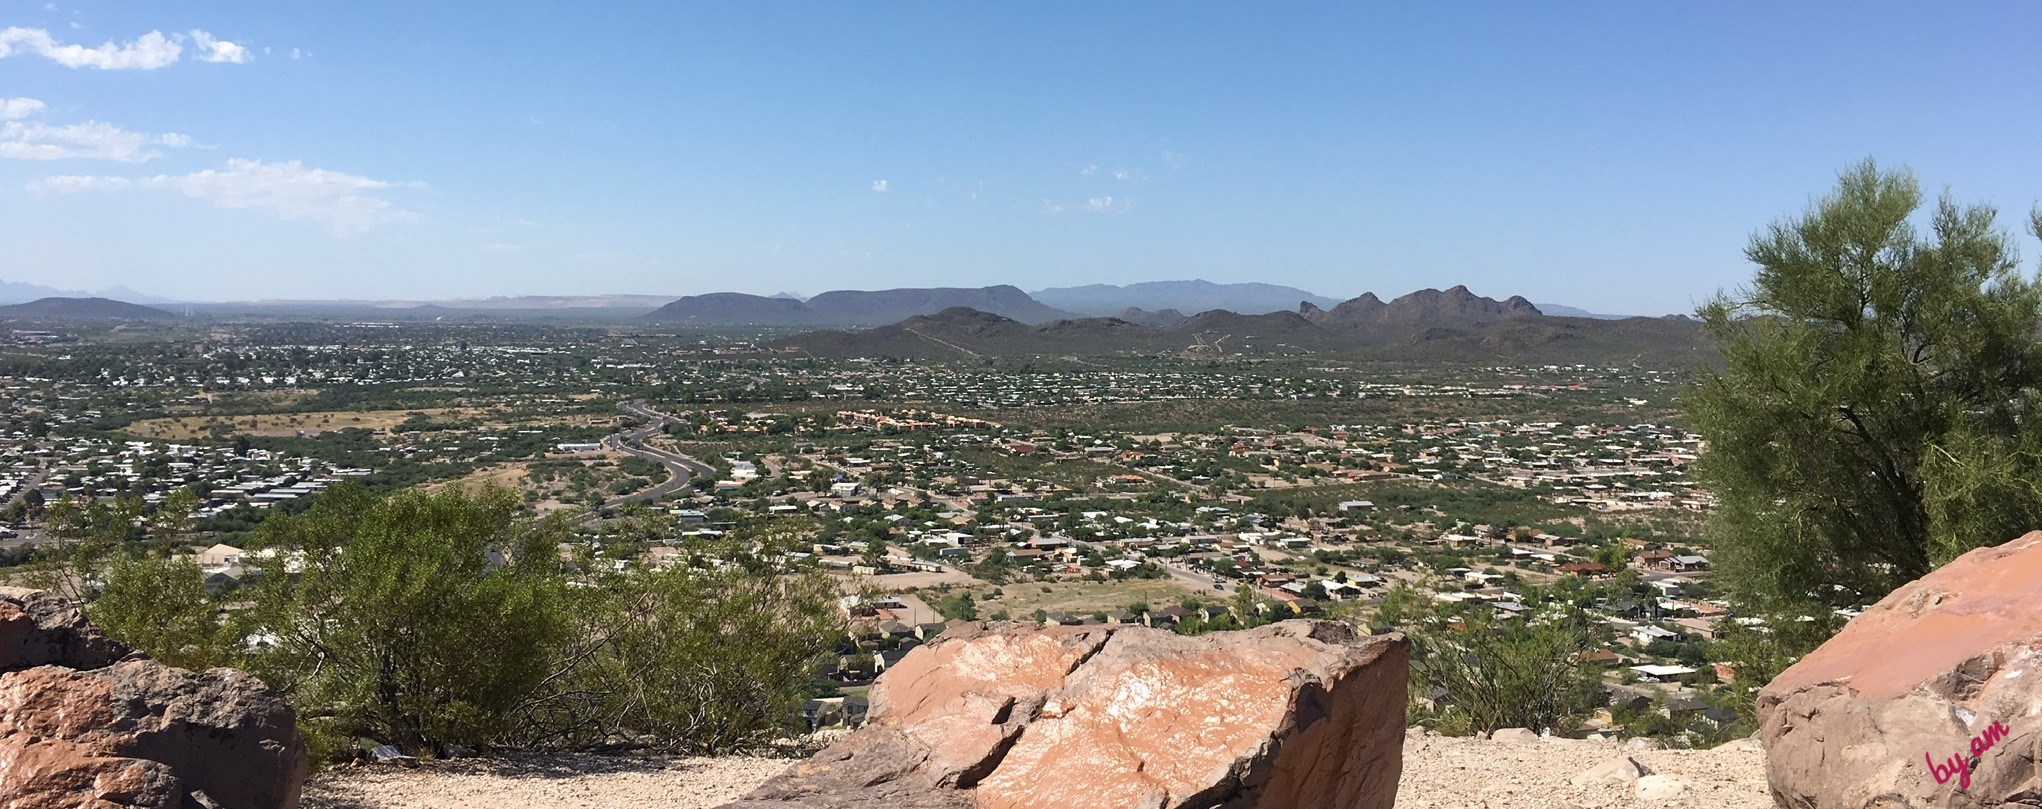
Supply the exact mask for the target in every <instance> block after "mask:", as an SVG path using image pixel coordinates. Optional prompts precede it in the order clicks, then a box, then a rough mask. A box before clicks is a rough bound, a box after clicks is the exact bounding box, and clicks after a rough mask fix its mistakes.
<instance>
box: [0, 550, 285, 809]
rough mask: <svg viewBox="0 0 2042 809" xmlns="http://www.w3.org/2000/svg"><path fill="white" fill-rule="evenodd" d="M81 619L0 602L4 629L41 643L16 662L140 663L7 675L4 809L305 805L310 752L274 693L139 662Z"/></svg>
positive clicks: (1, 763)
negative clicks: (302, 795) (110, 659)
mask: <svg viewBox="0 0 2042 809" xmlns="http://www.w3.org/2000/svg"><path fill="white" fill-rule="evenodd" d="M52 599H54V601H52ZM10 608H12V609H11V610H10ZM75 617H76V610H75V609H72V608H71V607H70V605H69V604H68V603H65V602H63V600H62V599H56V598H55V597H54V596H47V594H35V595H33V596H27V597H24V596H23V595H22V591H4V592H0V627H6V628H7V629H5V630H4V631H9V632H12V633H13V634H11V635H8V636H7V637H8V638H11V639H13V641H18V640H20V639H21V638H24V637H26V638H29V639H30V642H29V643H27V644H25V645H16V644H14V643H13V642H12V641H9V645H7V646H6V647H5V648H7V649H9V650H20V649H31V650H35V653H34V655H31V656H22V655H17V656H16V657H15V658H13V659H16V660H21V659H45V660H47V659H50V658H51V655H52V654H54V655H55V659H58V660H63V661H67V662H72V663H81V662H94V661H97V660H101V659H103V658H104V657H106V656H112V657H115V658H118V657H121V656H127V657H129V659H127V660H123V661H121V662H119V663H115V664H113V665H111V666H105V667H102V668H94V669H92V670H89V671H80V670H77V669H74V668H70V667H68V666H63V665H35V666H32V667H29V668H23V669H19V670H14V671H7V672H5V673H0V809H40V808H41V807H90V808H91V809H100V807H106V808H107V809H111V808H112V807H127V806H133V807H162V808H163V809H185V807H188V806H196V805H208V804H206V803H205V802H203V801H201V800H200V798H199V796H200V795H203V796H204V800H205V801H210V802H212V803H211V804H210V805H219V806H225V807H231V809H286V808H287V807H294V806H296V805H297V804H298V793H299V790H300V788H301V787H302V786H303V785H304V781H305V775H306V769H307V751H306V748H305V744H304V741H303V740H302V739H301V738H300V737H299V736H298V732H297V720H296V716H295V714H294V713H293V712H292V711H291V708H290V706H288V705H286V704H285V703H284V702H283V700H282V698H280V697H279V696H277V694H276V693H275V692H273V691H271V690H270V689H269V688H268V687H267V686H264V685H263V684H262V682H261V681H259V680H256V679H255V678H253V677H250V676H248V675H246V674H243V673H241V672H238V671H235V670H233V669H213V670H211V671H207V672H203V673H195V672H190V671H185V670H184V669H176V668H171V667H169V666H165V665H163V664H161V663H158V662H156V661H154V660H148V659H146V658H142V657H140V656H139V655H131V654H129V653H128V652H127V650H126V649H125V648H121V647H120V646H119V645H118V644H115V643H113V642H112V641H109V640H107V639H105V638H104V637H102V636H100V635H99V634H98V632H97V631H96V630H93V629H92V628H91V627H90V625H88V624H85V623H84V622H83V619H82V618H78V619H77V620H75V621H74V620H71V619H72V618H75ZM50 650H55V652H50ZM102 665H104V664H103V663H102Z"/></svg>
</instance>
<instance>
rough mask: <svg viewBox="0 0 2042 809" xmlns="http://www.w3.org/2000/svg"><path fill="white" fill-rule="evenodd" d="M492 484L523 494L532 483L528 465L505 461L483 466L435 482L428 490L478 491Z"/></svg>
mask: <svg viewBox="0 0 2042 809" xmlns="http://www.w3.org/2000/svg"><path fill="white" fill-rule="evenodd" d="M491 484H494V485H496V486H500V487H503V488H506V489H509V490H511V491H513V492H518V493H521V494H522V493H523V492H524V490H525V488H526V486H528V485H529V484H530V474H529V468H528V465H527V464H524V463H505V464H497V465H495V466H487V467H483V468H481V469H477V470H475V471H473V472H469V473H468V474H467V475H465V476H463V477H461V478H458V479H455V480H447V481H441V482H439V483H434V484H432V485H430V486H427V487H426V491H428V492H435V493H436V492H441V491H445V490H447V489H464V490H467V491H476V490H479V489H481V488H483V487H485V486H489V485H491Z"/></svg>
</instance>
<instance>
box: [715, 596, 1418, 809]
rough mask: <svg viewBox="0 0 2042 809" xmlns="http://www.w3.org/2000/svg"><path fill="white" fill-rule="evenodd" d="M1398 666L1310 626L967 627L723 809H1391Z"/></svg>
mask: <svg viewBox="0 0 2042 809" xmlns="http://www.w3.org/2000/svg"><path fill="white" fill-rule="evenodd" d="M1409 654H1410V653H1409V648H1408V647H1407V646H1406V644H1405V643H1404V640H1403V638H1402V637H1399V636H1395V635H1385V636H1376V637H1360V636H1357V635H1356V634H1355V633H1354V630H1353V629H1351V628H1349V627H1348V626H1347V625H1345V624H1338V623H1331V622H1321V621H1285V622H1282V623H1278V624H1273V625H1270V626H1266V627H1262V628H1260V629H1253V630H1247V631H1242V632H1215V633H1212V634H1208V635H1202V636H1198V637H1183V636H1179V635H1175V634H1172V633H1169V632H1163V631H1160V630H1154V629H1147V628H1143V627H1119V626H1115V627H1103V626H1094V627H1052V628H1048V629H1036V628H1034V627H1032V626H1026V627H1011V626H989V625H984V624H979V625H971V626H967V627H964V628H962V629H961V630H956V631H953V632H951V633H947V634H945V635H944V637H943V638H941V639H939V640H937V641H936V642H935V643H932V644H930V645H928V646H925V647H922V648H920V649H917V650H915V651H914V652H912V653H910V654H909V655H908V656H907V657H906V658H905V659H903V660H902V661H901V662H900V664H898V665H896V666H895V667H894V668H892V669H890V670H888V671H887V673H886V675H885V676H883V677H881V678H880V680H879V682H878V683H876V684H875V685H874V686H873V689H872V694H871V699H872V707H871V713H870V714H869V717H868V721H867V724H866V726H865V727H863V728H861V729H859V730H858V731H857V732H855V733H852V734H851V735H850V736H848V737H846V738H845V739H844V740H843V741H841V742H839V743H837V744H835V745H832V746H830V747H829V748H828V749H825V750H823V751H822V752H820V753H818V754H816V755H815V757H814V758H811V759H809V760H808V761H805V762H802V763H800V764H797V765H795V766H794V767H792V768H790V769H789V770H788V771H787V772H785V773H783V774H781V775H780V776H777V777H775V778H774V779H772V780H770V781H767V782H766V783H765V784H763V785H761V786H760V787H759V788H758V789H757V790H754V791H753V792H752V793H751V794H749V795H747V796H746V797H745V798H744V799H743V800H740V801H738V802H736V803H733V804H730V805H729V806H728V807H726V809H769V808H779V809H794V808H795V807H800V808H802V809H853V808H854V807H882V806H884V807H909V808H910V809H969V808H972V807H976V808H977V809H1093V808H1094V807H1096V808H1097V809H1129V808H1130V807H1139V808H1140V809H1180V808H1181V809H1208V808H1209V807H1216V806H1224V807H1230V808H1231V809H1373V808H1374V807H1389V806H1391V805H1392V804H1393V803H1394V801H1395V799H1396V792H1397V779H1398V776H1399V775H1400V773H1401V771H1402V766H1403V742H1404V703H1405V688H1406V681H1407V676H1408V675H1407V671H1408V665H1409Z"/></svg>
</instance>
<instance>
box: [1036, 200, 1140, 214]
mask: <svg viewBox="0 0 2042 809" xmlns="http://www.w3.org/2000/svg"><path fill="white" fill-rule="evenodd" d="M1132 208H1134V200H1131V199H1126V198H1123V197H1093V198H1091V199H1088V200H1085V201H1084V202H1083V203H1072V204H1070V205H1065V204H1062V203H1058V202H1051V201H1049V200H1043V201H1042V212H1043V213H1046V214H1061V213H1073V212H1076V213H1101V214H1105V213H1127V212H1128V211H1129V210H1130V209H1132Z"/></svg>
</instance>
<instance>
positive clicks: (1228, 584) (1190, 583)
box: [1151, 559, 1234, 593]
mask: <svg viewBox="0 0 2042 809" xmlns="http://www.w3.org/2000/svg"><path fill="white" fill-rule="evenodd" d="M1151 561H1154V562H1155V563H1156V564H1157V565H1158V566H1160V567H1162V568H1163V572H1165V573H1168V574H1170V577H1171V578H1173V579H1176V580H1177V581H1178V583H1180V584H1183V585H1184V586H1186V587H1190V588H1191V589H1193V590H1197V591H1199V592H1200V593H1231V592H1233V591H1234V582H1233V580H1231V579H1223V580H1221V582H1220V589H1218V590H1215V589H1213V587H1212V584H1213V582H1212V574H1211V573H1207V572H1205V571H1202V570H1192V569H1190V568H1184V567H1178V566H1176V565H1174V564H1171V563H1170V562H1169V561H1167V560H1163V559H1155V560H1151Z"/></svg>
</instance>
